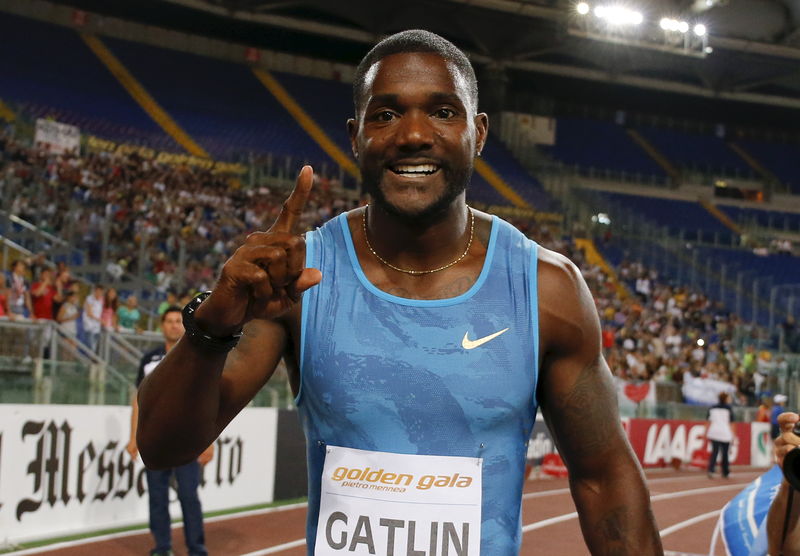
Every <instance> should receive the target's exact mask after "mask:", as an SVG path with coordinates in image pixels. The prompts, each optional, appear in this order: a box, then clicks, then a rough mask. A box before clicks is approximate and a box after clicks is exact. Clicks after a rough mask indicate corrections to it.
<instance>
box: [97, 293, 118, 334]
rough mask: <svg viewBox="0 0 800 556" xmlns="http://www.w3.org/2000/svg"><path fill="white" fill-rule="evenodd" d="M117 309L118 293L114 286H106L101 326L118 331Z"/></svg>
mask: <svg viewBox="0 0 800 556" xmlns="http://www.w3.org/2000/svg"><path fill="white" fill-rule="evenodd" d="M118 309H119V295H118V294H117V290H116V288H108V290H106V294H105V296H104V297H103V314H102V316H101V317H100V321H101V322H102V324H103V328H105V329H106V330H114V331H119V317H118V316H117V310H118Z"/></svg>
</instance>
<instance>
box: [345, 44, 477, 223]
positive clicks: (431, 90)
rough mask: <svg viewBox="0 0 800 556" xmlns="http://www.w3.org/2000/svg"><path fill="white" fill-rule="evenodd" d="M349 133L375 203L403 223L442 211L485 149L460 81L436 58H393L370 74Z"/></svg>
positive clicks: (431, 55) (464, 85) (458, 192)
mask: <svg viewBox="0 0 800 556" xmlns="http://www.w3.org/2000/svg"><path fill="white" fill-rule="evenodd" d="M356 116H357V120H350V121H349V122H348V128H349V131H350V139H351V143H352V146H353V152H354V153H355V154H356V157H357V158H358V159H359V162H360V167H361V175H362V179H363V183H364V188H365V190H366V191H367V192H368V193H369V194H370V195H371V196H372V199H373V203H375V204H376V205H379V206H380V207H382V208H383V209H384V210H386V211H387V212H390V213H392V214H396V215H398V216H403V217H407V218H409V217H410V218H426V217H430V216H432V215H435V214H437V213H439V212H442V211H443V210H445V209H446V208H447V207H449V206H450V205H451V204H452V203H453V201H454V200H456V199H457V198H458V197H459V196H462V195H463V194H464V191H465V190H466V188H467V185H468V184H469V179H470V176H471V175H472V161H473V158H474V156H475V154H476V152H478V151H480V149H481V148H483V143H484V141H485V139H486V130H487V118H486V115H485V114H476V107H475V106H473V103H472V101H471V100H470V94H469V89H468V86H467V82H466V80H465V79H464V77H463V76H462V75H461V74H460V73H459V71H458V70H457V69H456V67H455V66H454V65H453V64H451V63H448V62H447V61H446V60H445V59H444V58H442V57H441V56H439V55H438V54H434V53H428V52H414V53H403V54H392V55H390V56H387V57H385V58H383V59H382V60H380V61H379V62H377V63H375V64H374V65H373V66H372V67H371V68H370V69H369V71H368V72H367V74H366V78H365V81H364V92H363V95H362V99H361V102H360V103H359V106H358V113H357V114H356Z"/></svg>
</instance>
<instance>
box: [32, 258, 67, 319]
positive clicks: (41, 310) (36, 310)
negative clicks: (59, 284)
mask: <svg viewBox="0 0 800 556" xmlns="http://www.w3.org/2000/svg"><path fill="white" fill-rule="evenodd" d="M59 295H60V292H59V291H58V289H57V288H56V284H55V279H54V277H53V269H51V268H48V267H44V268H42V270H41V272H40V273H39V281H38V282H34V283H33V285H32V286H31V303H32V305H33V316H34V318H36V319H43V320H55V315H54V314H53V302H54V300H55V299H56V297H58V296H59Z"/></svg>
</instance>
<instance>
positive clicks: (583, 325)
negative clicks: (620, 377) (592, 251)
mask: <svg viewBox="0 0 800 556" xmlns="http://www.w3.org/2000/svg"><path fill="white" fill-rule="evenodd" d="M539 300H540V301H539V305H540V307H539V315H540V328H541V337H542V344H541V352H542V353H541V358H542V365H541V369H542V370H541V378H540V382H539V387H538V392H537V394H538V397H539V401H540V403H541V406H542V413H543V414H544V417H545V420H546V421H547V423H548V426H549V427H550V430H551V431H552V432H553V435H554V437H555V440H556V444H557V445H558V449H559V451H560V453H561V455H562V456H563V458H564V461H565V463H566V465H567V468H568V469H569V477H570V489H571V491H572V497H573V499H574V500H575V504H576V506H577V508H578V513H579V516H580V523H581V530H582V531H583V536H584V539H585V540H586V544H587V546H588V547H589V550H590V551H591V553H592V554H604V555H605V554H607V555H612V554H613V555H626V554H627V555H636V556H642V555H652V554H662V553H663V549H662V548H661V540H660V538H659V535H658V528H657V527H656V523H655V518H654V517H653V513H652V510H651V507H650V500H649V492H648V490H647V487H646V486H645V482H644V476H643V474H642V470H641V468H640V466H639V463H638V461H637V460H636V457H635V455H634V454H633V451H632V450H631V447H630V445H629V444H628V441H627V438H626V437H625V433H624V431H623V429H622V426H621V424H620V418H619V413H618V409H617V399H616V392H615V389H614V385H613V381H612V376H611V372H610V371H609V368H608V365H607V364H606V362H605V360H604V359H603V357H602V355H601V353H602V352H601V341H600V323H599V320H598V318H597V312H596V309H595V305H594V301H593V300H592V295H591V293H590V292H589V289H588V287H587V286H586V284H585V282H584V280H583V278H582V277H581V275H580V272H579V271H578V269H577V268H575V266H574V265H573V264H572V263H570V262H569V261H568V260H567V259H565V258H564V257H561V256H560V255H557V254H555V253H552V252H549V251H545V250H541V254H540V256H539Z"/></svg>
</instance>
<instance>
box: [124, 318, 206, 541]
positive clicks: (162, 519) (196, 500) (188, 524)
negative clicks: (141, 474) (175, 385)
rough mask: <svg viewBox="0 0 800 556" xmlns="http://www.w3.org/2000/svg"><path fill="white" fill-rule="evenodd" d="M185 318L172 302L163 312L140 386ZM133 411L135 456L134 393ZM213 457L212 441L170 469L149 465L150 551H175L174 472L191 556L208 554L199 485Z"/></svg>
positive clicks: (144, 361) (134, 447) (136, 409)
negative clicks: (160, 342) (171, 485)
mask: <svg viewBox="0 0 800 556" xmlns="http://www.w3.org/2000/svg"><path fill="white" fill-rule="evenodd" d="M183 332H184V329H183V321H182V320H181V310H180V309H179V308H178V307H176V306H174V305H173V306H172V307H169V308H167V310H166V311H164V314H162V315H161V333H162V334H163V335H164V344H163V345H162V346H159V347H157V348H156V349H154V350H152V351H150V352H148V353H146V354H145V355H144V357H142V361H141V364H140V365H139V374H138V376H137V377H136V386H137V388H138V387H139V385H140V384H141V383H142V380H144V377H145V376H147V375H149V374H150V373H151V372H152V371H153V369H155V368H156V366H157V365H158V363H159V362H160V361H161V360H162V359H163V358H164V356H166V354H167V353H168V352H169V351H170V350H171V349H172V348H173V346H175V344H176V343H177V341H178V340H179V339H180V337H181V336H183ZM131 404H132V412H131V436H130V440H129V441H128V446H127V448H126V450H127V452H128V453H129V454H130V456H131V458H132V459H136V457H137V456H138V454H139V448H138V446H137V444H136V428H137V423H138V418H139V404H138V401H137V399H136V395H134V396H133V400H132V402H131ZM213 457H214V444H213V443H211V444H210V445H209V447H208V448H206V450H205V451H204V452H203V453H202V454H200V456H199V457H198V458H197V459H196V460H195V461H191V462H189V463H187V464H185V465H181V466H178V467H174V468H171V469H159V470H151V469H147V470H146V471H145V473H146V474H147V493H148V499H149V506H150V532H151V533H152V534H153V539H154V540H155V543H156V546H155V548H153V550H152V551H151V552H150V554H151V556H167V555H168V554H172V538H171V536H172V535H171V527H170V524H171V521H170V516H169V482H170V478H171V477H172V475H173V474H174V475H175V479H176V481H177V483H178V500H180V503H181V512H182V513H183V535H184V538H185V540H186V548H187V550H188V552H189V556H205V555H207V554H208V552H207V550H206V547H205V534H204V532H203V509H202V507H201V504H200V497H199V496H198V495H197V488H198V486H199V485H200V467H201V466H202V465H205V464H207V463H208V462H209V461H211V459H212V458H213Z"/></svg>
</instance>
